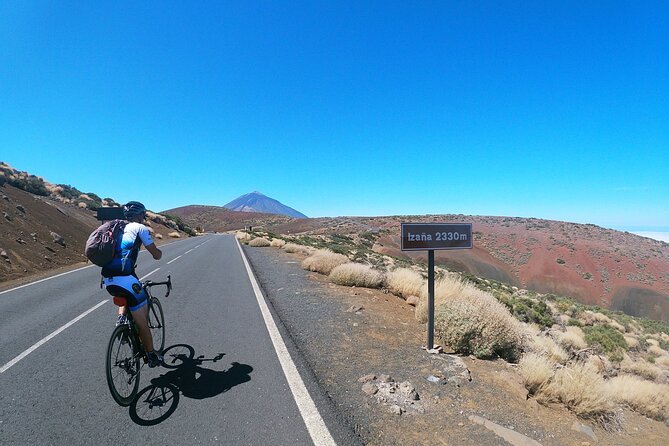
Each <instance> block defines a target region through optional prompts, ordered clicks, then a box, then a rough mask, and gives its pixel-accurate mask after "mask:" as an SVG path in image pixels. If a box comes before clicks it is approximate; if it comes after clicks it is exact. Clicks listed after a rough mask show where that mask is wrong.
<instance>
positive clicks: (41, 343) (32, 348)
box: [0, 299, 109, 374]
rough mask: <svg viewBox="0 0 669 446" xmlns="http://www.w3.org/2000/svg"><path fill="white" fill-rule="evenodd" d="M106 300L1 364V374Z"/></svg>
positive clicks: (105, 301)
mask: <svg viewBox="0 0 669 446" xmlns="http://www.w3.org/2000/svg"><path fill="white" fill-rule="evenodd" d="M108 301H109V299H105V300H103V301H102V302H100V303H99V304H97V305H96V306H94V307H93V308H90V309H88V310H86V311H84V312H83V313H81V314H80V315H79V316H77V317H75V318H74V319H72V320H71V321H70V322H68V323H67V324H65V325H63V326H62V327H60V328H59V329H58V330H56V331H54V332H53V333H51V334H50V335H49V336H47V337H45V338H43V339H42V340H41V341H39V342H37V343H36V344H34V345H33V346H32V347H30V348H29V349H27V350H25V351H24V352H23V353H21V354H20V355H19V356H17V357H16V358H14V359H12V360H11V361H9V362H8V363H7V364H5V365H3V366H2V367H1V368H0V374H1V373H5V372H6V371H7V370H8V369H9V368H10V367H11V366H13V365H14V364H16V363H17V362H19V361H20V360H22V359H23V358H25V357H26V356H28V355H29V354H31V353H32V352H34V351H35V350H37V349H38V348H39V347H40V346H41V345H43V344H45V343H46V342H48V341H49V340H50V339H52V338H54V337H56V336H57V335H58V334H59V333H60V332H62V331H63V330H65V329H66V328H68V327H70V326H71V325H74V324H75V323H76V322H78V321H79V320H80V319H82V318H84V317H86V316H88V314H90V313H92V312H93V311H95V310H97V309H98V308H100V307H101V306H102V305H104V304H105V303H107V302H108Z"/></svg>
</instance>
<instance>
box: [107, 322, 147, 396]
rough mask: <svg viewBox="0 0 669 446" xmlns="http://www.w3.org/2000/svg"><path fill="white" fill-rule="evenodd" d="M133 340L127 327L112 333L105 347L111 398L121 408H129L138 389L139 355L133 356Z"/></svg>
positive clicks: (123, 326) (118, 328)
mask: <svg viewBox="0 0 669 446" xmlns="http://www.w3.org/2000/svg"><path fill="white" fill-rule="evenodd" d="M135 342H136V341H135V340H134V338H133V337H132V336H131V335H130V329H129V328H128V326H127V325H119V326H118V327H116V328H115V329H114V331H113V332H112V336H111V339H110V340H109V345H108V346H107V360H106V364H105V365H106V374H107V384H108V385H109V391H110V392H111V394H112V398H114V401H116V402H117V403H118V404H119V405H121V406H129V405H130V403H132V401H133V399H135V396H136V395H137V389H138V388H139V371H140V363H139V355H135Z"/></svg>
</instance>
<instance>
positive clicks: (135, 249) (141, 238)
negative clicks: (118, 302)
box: [102, 222, 153, 277]
mask: <svg viewBox="0 0 669 446" xmlns="http://www.w3.org/2000/svg"><path fill="white" fill-rule="evenodd" d="M142 244H143V245H144V246H148V245H151V244H153V240H152V239H151V234H150V233H149V229H148V228H147V227H146V226H144V225H143V224H141V223H136V222H130V223H128V224H126V225H125V229H124V230H123V235H122V236H121V240H120V241H119V242H117V244H116V254H115V255H114V259H113V260H112V261H111V262H109V263H108V264H107V265H105V266H104V267H103V268H102V275H103V276H104V277H113V276H128V275H130V274H132V273H133V272H134V271H135V264H136V263H137V256H138V255H139V248H140V246H141V245H142Z"/></svg>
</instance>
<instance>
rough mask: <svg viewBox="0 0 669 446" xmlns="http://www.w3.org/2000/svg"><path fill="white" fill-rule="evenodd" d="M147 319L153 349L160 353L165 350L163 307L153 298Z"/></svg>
mask: <svg viewBox="0 0 669 446" xmlns="http://www.w3.org/2000/svg"><path fill="white" fill-rule="evenodd" d="M148 318H149V329H150V330H151V337H152V338H153V347H154V348H155V349H156V350H157V351H159V352H161V353H162V351H163V349H164V348H165V317H164V316H163V306H162V305H161V304H160V301H159V300H158V299H157V298H155V297H152V298H151V305H149V314H148Z"/></svg>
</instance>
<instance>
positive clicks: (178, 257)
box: [167, 256, 181, 265]
mask: <svg viewBox="0 0 669 446" xmlns="http://www.w3.org/2000/svg"><path fill="white" fill-rule="evenodd" d="M180 258H181V256H177V257H175V258H173V259H172V260H170V261H169V262H167V264H168V265H169V264H170V263H172V262H174V261H175V260H177V259H180Z"/></svg>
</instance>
